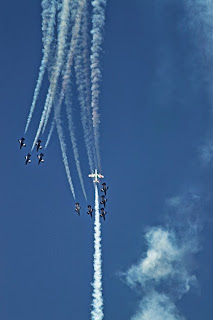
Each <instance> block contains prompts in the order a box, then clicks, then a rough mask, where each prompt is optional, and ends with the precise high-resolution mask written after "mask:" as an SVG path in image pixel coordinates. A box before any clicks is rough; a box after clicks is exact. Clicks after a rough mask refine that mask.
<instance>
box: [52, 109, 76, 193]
mask: <svg viewBox="0 0 213 320" xmlns="http://www.w3.org/2000/svg"><path fill="white" fill-rule="evenodd" d="M55 123H56V128H57V132H58V136H59V137H60V138H59V142H60V147H61V152H62V159H63V163H64V167H65V171H66V174H67V179H68V182H69V186H70V190H71V192H72V195H73V198H74V199H75V190H74V186H73V183H72V178H71V174H70V169H69V164H68V160H67V154H66V143H65V141H64V134H63V129H62V125H61V119H60V115H57V114H56V113H55Z"/></svg>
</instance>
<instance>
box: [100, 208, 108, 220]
mask: <svg viewBox="0 0 213 320" xmlns="http://www.w3.org/2000/svg"><path fill="white" fill-rule="evenodd" d="M100 211H101V214H100V217H102V218H103V219H104V221H105V215H106V214H107V212H106V211H104V208H101V209H100Z"/></svg>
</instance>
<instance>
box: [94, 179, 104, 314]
mask: <svg viewBox="0 0 213 320" xmlns="http://www.w3.org/2000/svg"><path fill="white" fill-rule="evenodd" d="M94 249H95V252H94V262H93V267H94V280H93V284H92V286H93V293H92V296H93V301H92V311H91V319H92V320H102V319H103V317H104V314H103V296H102V260H101V224H100V215H99V198H98V187H97V185H95V226H94Z"/></svg>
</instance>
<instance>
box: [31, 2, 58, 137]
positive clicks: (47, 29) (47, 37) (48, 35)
mask: <svg viewBox="0 0 213 320" xmlns="http://www.w3.org/2000/svg"><path fill="white" fill-rule="evenodd" d="M43 2H45V3H46V2H47V1H43ZM44 11H45V14H44V21H43V23H42V30H43V32H44V37H43V42H44V49H43V58H42V61H41V65H40V68H39V76H38V79H37V83H36V88H35V91H34V95H33V101H32V105H31V107H30V112H29V115H28V118H27V123H26V127H25V133H26V132H27V130H28V127H29V125H30V122H31V119H32V116H33V112H34V110H35V106H36V102H37V99H38V96H39V92H40V89H41V85H42V81H43V78H44V73H45V70H46V67H47V63H48V60H49V54H50V48H51V43H52V41H53V37H54V24H55V15H56V2H55V0H52V1H51V5H50V9H49V10H47V9H45V10H44ZM46 11H47V12H46ZM47 19H48V21H46V20H47Z"/></svg>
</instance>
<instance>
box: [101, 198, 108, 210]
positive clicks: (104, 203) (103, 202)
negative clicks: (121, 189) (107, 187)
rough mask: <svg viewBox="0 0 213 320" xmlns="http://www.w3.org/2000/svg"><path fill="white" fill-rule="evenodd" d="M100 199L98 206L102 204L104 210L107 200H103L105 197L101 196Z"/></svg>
mask: <svg viewBox="0 0 213 320" xmlns="http://www.w3.org/2000/svg"><path fill="white" fill-rule="evenodd" d="M101 199H102V200H101V202H100V204H103V205H104V208H105V206H106V202H107V199H105V196H101Z"/></svg>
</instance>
